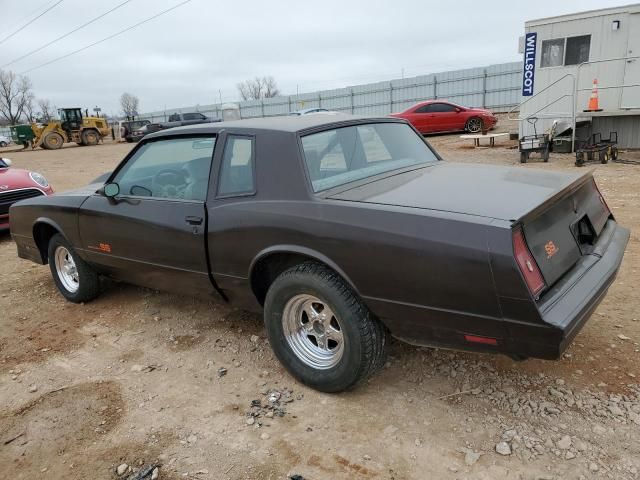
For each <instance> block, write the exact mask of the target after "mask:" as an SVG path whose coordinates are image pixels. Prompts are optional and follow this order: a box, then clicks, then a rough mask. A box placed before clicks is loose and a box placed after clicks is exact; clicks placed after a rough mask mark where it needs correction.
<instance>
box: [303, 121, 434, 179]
mask: <svg viewBox="0 0 640 480" xmlns="http://www.w3.org/2000/svg"><path fill="white" fill-rule="evenodd" d="M302 149H303V150H304V158H305V163H306V166H307V170H308V171H309V176H310V178H311V183H312V185H313V191H314V192H320V191H322V190H327V189H329V188H333V187H337V186H339V185H343V184H345V183H349V182H353V181H356V180H361V179H363V178H367V177H371V176H373V175H378V174H380V173H385V172H389V171H391V170H397V169H399V168H405V167H410V166H413V165H420V164H425V163H430V162H435V161H437V160H438V159H437V158H436V156H435V155H434V153H433V152H432V151H431V150H430V149H429V147H428V146H427V145H426V143H425V142H424V141H423V140H422V139H421V138H420V137H419V136H418V135H417V134H416V133H415V131H414V130H413V129H412V128H411V127H409V126H408V125H406V124H403V123H369V124H365V125H354V126H350V127H342V128H335V129H332V130H325V131H322V132H319V133H313V134H310V135H305V136H304V137H302Z"/></svg>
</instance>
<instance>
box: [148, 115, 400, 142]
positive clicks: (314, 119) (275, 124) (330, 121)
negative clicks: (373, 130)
mask: <svg viewBox="0 0 640 480" xmlns="http://www.w3.org/2000/svg"><path fill="white" fill-rule="evenodd" d="M367 121H369V122H370V121H374V122H403V120H400V119H395V118H392V117H367V116H358V115H348V114H345V113H336V114H333V115H299V116H298V115H295V116H290V115H283V116H277V117H263V118H250V119H245V120H231V121H226V122H216V123H201V124H198V125H188V126H184V127H175V128H169V129H167V130H161V131H159V132H156V133H153V134H151V135H148V136H147V137H145V138H158V137H164V136H170V135H176V134H207V133H213V134H215V133H218V132H219V131H221V130H234V131H239V130H264V131H279V132H290V133H296V132H302V131H304V130H310V129H314V128H319V127H325V126H326V127H327V128H331V127H332V126H336V127H337V126H345V125H348V124H350V123H353V124H361V123H366V122H367Z"/></svg>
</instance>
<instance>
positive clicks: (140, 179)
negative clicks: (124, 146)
mask: <svg viewBox="0 0 640 480" xmlns="http://www.w3.org/2000/svg"><path fill="white" fill-rule="evenodd" d="M215 141H216V139H215V137H190V138H172V139H167V140H158V141H154V142H148V143H145V144H144V145H142V146H141V147H140V148H139V149H138V150H136V152H135V153H134V154H133V156H132V157H131V158H130V159H129V160H128V161H127V163H126V164H125V165H124V166H123V167H122V169H121V170H120V171H119V172H118V173H117V174H116V176H115V178H114V179H113V181H114V182H115V183H117V184H118V185H119V186H120V192H122V195H132V196H138V197H153V198H160V199H168V200H192V201H199V202H204V200H205V198H206V196H207V187H208V185H209V172H210V170H211V161H212V157H213V149H214V146H215Z"/></svg>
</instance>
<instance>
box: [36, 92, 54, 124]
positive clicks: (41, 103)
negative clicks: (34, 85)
mask: <svg viewBox="0 0 640 480" xmlns="http://www.w3.org/2000/svg"><path fill="white" fill-rule="evenodd" d="M38 107H39V108H40V115H39V117H40V120H42V121H43V122H44V123H49V122H50V121H51V120H52V119H53V116H54V114H55V107H54V106H53V105H51V101H50V100H49V99H48V98H41V99H40V100H38Z"/></svg>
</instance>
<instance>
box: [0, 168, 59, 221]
mask: <svg viewBox="0 0 640 480" xmlns="http://www.w3.org/2000/svg"><path fill="white" fill-rule="evenodd" d="M10 166H11V160H9V159H8V158H0V232H1V231H3V230H8V229H9V207H10V206H11V205H13V204H14V203H16V202H17V201H19V200H24V199H25V198H32V197H38V196H40V195H51V194H53V188H51V185H49V182H47V179H46V178H44V177H43V176H42V175H40V174H39V173H36V172H30V171H28V170H21V169H19V168H9V167H10Z"/></svg>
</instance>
